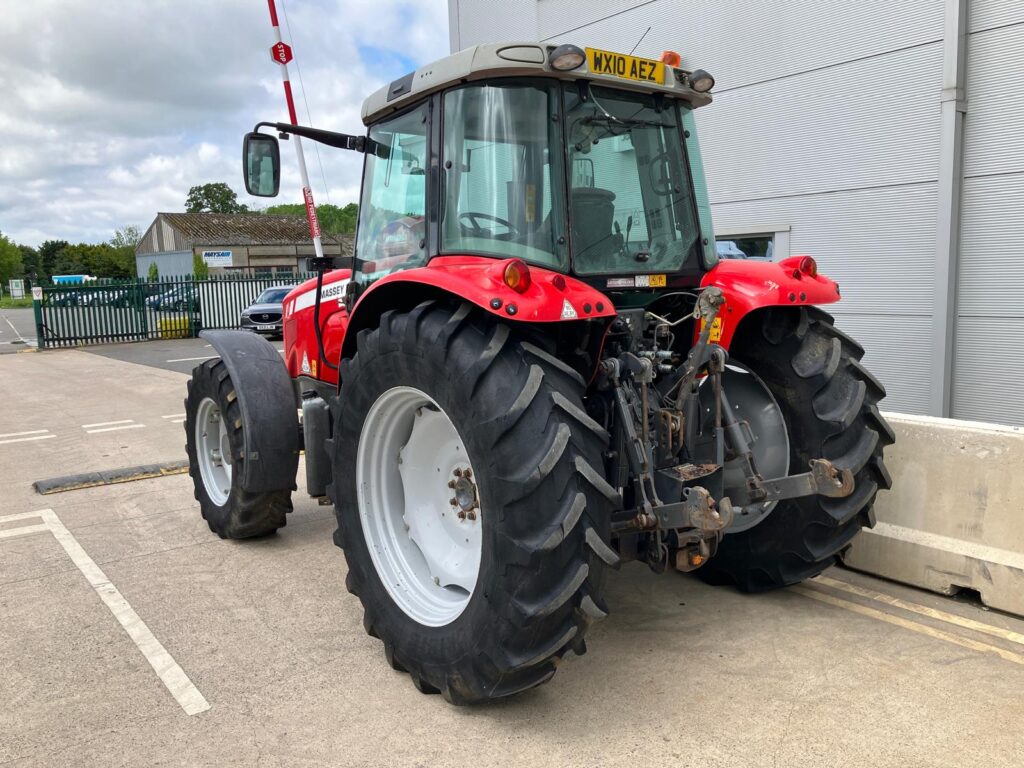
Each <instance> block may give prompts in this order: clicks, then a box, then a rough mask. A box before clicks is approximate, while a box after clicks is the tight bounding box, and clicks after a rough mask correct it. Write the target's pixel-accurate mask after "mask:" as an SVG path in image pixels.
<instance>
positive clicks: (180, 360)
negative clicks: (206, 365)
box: [164, 355, 217, 363]
mask: <svg viewBox="0 0 1024 768" xmlns="http://www.w3.org/2000/svg"><path fill="white" fill-rule="evenodd" d="M214 357H217V355H206V356H204V357H176V358H175V359H173V360H165V361H164V362H165V363H190V362H192V361H193V360H210V359H211V358H214Z"/></svg>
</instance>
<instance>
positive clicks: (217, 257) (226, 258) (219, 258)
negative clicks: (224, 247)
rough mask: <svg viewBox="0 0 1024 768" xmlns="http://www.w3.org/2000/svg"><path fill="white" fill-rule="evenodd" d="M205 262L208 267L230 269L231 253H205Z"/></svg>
mask: <svg viewBox="0 0 1024 768" xmlns="http://www.w3.org/2000/svg"><path fill="white" fill-rule="evenodd" d="M203 261H204V262H206V266H208V267H230V266H231V251H203Z"/></svg>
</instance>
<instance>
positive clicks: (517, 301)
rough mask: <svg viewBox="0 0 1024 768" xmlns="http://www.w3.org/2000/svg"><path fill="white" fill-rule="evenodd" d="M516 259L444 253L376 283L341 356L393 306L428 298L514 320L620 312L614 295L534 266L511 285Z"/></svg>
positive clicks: (355, 313)
mask: <svg viewBox="0 0 1024 768" xmlns="http://www.w3.org/2000/svg"><path fill="white" fill-rule="evenodd" d="M510 261H512V259H493V258H487V257H483V256H441V257H438V258H435V259H434V260H432V261H431V262H430V263H429V264H428V265H427V266H425V267H418V268H416V269H410V270H404V271H400V272H394V273H392V274H390V275H388V276H387V277H383V278H381V279H380V280H378V281H376V282H375V283H374V284H373V285H371V286H370V287H369V288H368V289H367V290H366V291H365V292H364V293H363V295H362V296H360V297H359V301H358V302H357V303H356V305H355V307H353V309H352V313H351V317H350V319H349V325H348V330H347V332H346V334H345V339H344V343H343V345H342V351H341V356H342V357H343V358H345V357H351V356H352V355H353V354H355V350H356V338H357V336H358V333H359V331H360V330H362V329H364V328H372V327H374V326H376V325H377V323H378V321H379V319H380V316H381V315H382V314H383V313H384V312H386V311H388V310H389V309H400V310H408V309H411V308H412V307H414V306H416V305H417V304H419V303H420V302H422V301H425V300H427V299H444V298H454V299H458V300H461V301H467V302H469V303H471V304H474V305H476V306H477V307H479V308H480V309H482V310H484V311H485V312H487V313H489V314H491V315H493V316H495V317H498V318H501V320H503V321H504V322H506V323H508V322H514V323H529V324H537V323H562V322H570V321H578V320H594V319H598V318H611V317H614V316H615V307H614V306H613V305H612V301H611V299H609V298H608V297H607V296H605V295H604V294H603V293H601V292H600V291H598V290H597V289H595V288H592V287H591V286H589V285H587V284H586V283H583V282H581V281H579V280H576V279H575V278H572V277H569V276H568V275H563V274H560V273H558V272H553V271H551V270H548V269H544V268H543V267H537V266H532V265H531V266H530V267H529V270H530V278H531V280H530V285H529V287H528V288H527V289H526V290H525V291H524V292H523V293H518V292H516V291H514V290H512V289H511V288H509V287H508V286H507V285H506V284H505V280H504V273H505V267H506V265H507V264H508V263H509V262H510Z"/></svg>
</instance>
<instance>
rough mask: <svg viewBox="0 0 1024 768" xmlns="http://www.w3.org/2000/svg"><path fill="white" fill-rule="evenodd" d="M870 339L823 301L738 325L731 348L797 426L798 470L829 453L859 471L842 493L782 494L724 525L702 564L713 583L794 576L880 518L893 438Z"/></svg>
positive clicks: (759, 582) (822, 564) (764, 584)
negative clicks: (869, 365) (768, 506)
mask: <svg viewBox="0 0 1024 768" xmlns="http://www.w3.org/2000/svg"><path fill="white" fill-rule="evenodd" d="M863 355H864V349H863V347H861V346H860V345H859V344H858V343H857V342H856V341H854V340H853V339H851V338H850V337H849V336H847V335H846V334H845V333H843V332H842V331H840V330H838V329H837V328H836V327H835V326H834V324H833V319H832V317H831V316H830V315H829V314H827V313H826V312H823V311H821V310H819V309H817V308H814V307H805V308H800V309H797V310H794V309H791V308H784V309H771V310H767V311H765V312H764V313H762V315H761V316H760V318H751V320H750V322H748V323H747V324H745V325H744V326H741V334H740V335H738V336H737V338H736V340H735V341H734V342H733V345H732V348H731V350H730V356H731V357H733V358H734V359H736V360H737V361H739V362H742V363H743V364H745V365H747V366H748V367H750V369H751V370H753V371H754V373H756V374H757V375H758V376H760V377H761V379H762V380H763V381H764V382H765V383H766V384H767V385H768V387H769V389H771V391H772V394H773V395H774V396H775V398H776V400H777V401H778V403H779V406H780V407H781V408H782V410H783V416H784V418H785V420H786V424H787V427H788V429H789V431H790V444H791V457H790V458H791V465H790V471H791V472H794V473H798V472H805V471H807V465H808V462H809V461H810V460H811V459H812V458H817V457H822V456H823V457H824V458H826V459H829V460H830V461H832V462H833V464H834V465H835V466H836V467H837V468H840V469H849V470H850V471H851V472H853V474H854V480H855V486H854V490H853V492H852V493H851V494H850V495H849V496H846V497H844V498H839V499H836V498H827V497H825V496H810V497H805V498H801V499H790V500H786V501H781V502H779V503H778V504H777V505H776V506H775V508H774V509H773V510H772V511H771V513H770V514H769V515H768V517H766V518H765V519H764V520H763V521H761V522H760V523H758V524H757V525H755V526H754V527H752V528H750V529H748V530H746V531H742V532H739V533H735V534H729V535H727V536H726V537H725V538H724V539H723V541H722V542H721V544H720V546H719V548H718V552H717V553H716V554H715V556H714V557H713V558H711V560H710V561H709V562H708V564H707V565H706V566H705V567H704V568H702V569H700V570H699V571H697V573H698V575H699V576H700V577H701V578H703V579H704V580H705V581H708V582H710V583H713V584H735V585H736V586H738V587H739V588H740V589H742V590H744V591H750V592H755V591H761V590H765V589H772V588H775V587H782V586H786V585H789V584H795V583H797V582H800V581H803V580H805V579H807V578H810V577H812V576H815V575H817V574H819V573H821V572H822V571H823V570H825V569H826V568H828V567H829V566H830V565H832V564H834V563H835V562H836V561H837V560H839V559H840V558H841V556H842V554H843V552H844V551H845V550H846V548H847V547H849V545H850V542H851V541H852V540H853V538H854V536H856V535H857V533H858V532H859V531H860V530H861V528H863V527H871V526H873V525H874V522H875V520H874V512H873V510H872V506H873V504H874V500H875V496H876V494H877V493H878V491H879V489H887V488H889V487H890V486H891V485H892V481H891V479H890V477H889V473H888V471H887V470H886V468H885V464H884V462H883V459H882V453H883V450H884V448H885V447H886V446H888V445H891V444H892V443H893V440H894V437H895V436H894V433H893V431H892V427H890V426H889V424H887V423H886V421H885V419H884V418H883V417H882V415H881V414H880V413H879V411H878V401H879V400H881V399H882V398H883V397H885V388H884V387H883V386H882V385H881V383H880V382H879V381H878V379H876V378H875V377H874V376H872V375H871V374H870V373H869V372H868V371H867V369H866V368H865V367H864V366H863V364H862V363H861V362H860V359H861V357H862V356H863Z"/></svg>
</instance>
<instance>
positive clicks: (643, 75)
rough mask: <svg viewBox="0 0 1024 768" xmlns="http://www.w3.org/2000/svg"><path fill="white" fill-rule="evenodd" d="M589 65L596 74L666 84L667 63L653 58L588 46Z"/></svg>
mask: <svg viewBox="0 0 1024 768" xmlns="http://www.w3.org/2000/svg"><path fill="white" fill-rule="evenodd" d="M587 65H588V66H589V67H590V71H591V72H592V73H593V74H595V75H611V76H612V77H621V78H622V79H623V80H638V81H640V82H642V83H657V84H658V85H664V84H665V65H664V64H663V63H662V62H660V61H654V60H652V59H641V58H640V57H639V56H627V55H626V54H624V53H612V52H611V51H601V50H598V49H597V48H587Z"/></svg>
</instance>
